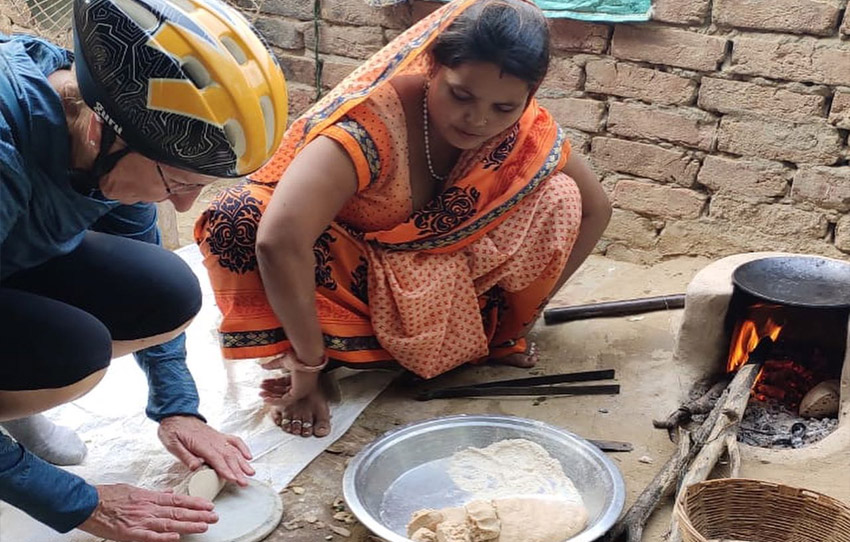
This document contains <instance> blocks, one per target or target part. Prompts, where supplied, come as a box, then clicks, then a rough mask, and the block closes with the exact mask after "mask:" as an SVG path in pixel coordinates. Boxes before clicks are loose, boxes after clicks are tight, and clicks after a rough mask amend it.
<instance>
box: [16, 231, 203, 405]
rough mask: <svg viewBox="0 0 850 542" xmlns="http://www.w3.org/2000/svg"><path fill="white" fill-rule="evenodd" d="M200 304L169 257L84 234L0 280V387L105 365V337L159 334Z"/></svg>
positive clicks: (184, 269)
mask: <svg viewBox="0 0 850 542" xmlns="http://www.w3.org/2000/svg"><path fill="white" fill-rule="evenodd" d="M200 308H201V291H200V286H199V284H198V280H197V278H196V277H195V275H194V274H193V273H192V271H191V270H190V269H189V267H188V266H187V265H186V264H185V263H184V262H183V261H182V260H181V259H180V258H179V257H178V256H177V255H175V254H173V253H171V252H169V251H167V250H164V249H162V248H160V247H157V246H155V245H151V244H148V243H143V242H141V241H134V240H131V239H125V238H122V237H117V236H114V235H107V234H103V233H94V232H88V233H86V236H85V239H84V240H83V242H82V243H81V244H80V246H79V247H77V248H76V249H75V250H74V251H73V252H71V253H69V254H67V255H65V256H60V257H57V258H54V259H52V260H50V261H48V262H46V263H44V264H42V265H40V266H37V267H34V268H32V269H26V270H24V271H20V272H18V273H15V274H14V275H12V276H10V277H9V278H7V279H6V280H4V281H3V282H2V283H0V390H6V391H13V390H37V389H46V388H58V387H64V386H68V385H70V384H73V383H74V382H78V381H80V380H81V379H83V378H85V377H86V376H88V375H90V374H92V373H94V372H96V371H99V370H101V369H104V368H106V367H108V366H109V361H110V359H111V357H112V341H113V340H118V341H129V340H135V339H141V338H144V337H150V336H154V335H159V334H161V333H166V332H168V331H171V330H174V329H176V328H178V327H179V326H181V325H182V324H184V323H185V322H186V321H188V320H189V319H190V318H192V317H193V316H195V315H196V314H197V313H198V311H199V310H200Z"/></svg>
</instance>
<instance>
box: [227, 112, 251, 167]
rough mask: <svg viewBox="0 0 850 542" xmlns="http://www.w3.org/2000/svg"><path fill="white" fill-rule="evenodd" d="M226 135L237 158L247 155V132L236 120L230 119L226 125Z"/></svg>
mask: <svg viewBox="0 0 850 542" xmlns="http://www.w3.org/2000/svg"><path fill="white" fill-rule="evenodd" d="M224 135H225V136H227V140H228V141H230V147H231V148H232V149H233V152H234V153H235V154H236V158H241V157H242V155H243V154H245V148H246V147H247V144H246V143H245V132H244V130H242V125H241V124H239V121H238V120H236V119H230V120H228V121H227V122H225V123H224Z"/></svg>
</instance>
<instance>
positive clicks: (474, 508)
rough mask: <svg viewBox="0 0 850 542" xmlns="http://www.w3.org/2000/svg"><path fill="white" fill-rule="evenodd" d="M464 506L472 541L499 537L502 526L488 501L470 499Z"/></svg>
mask: <svg viewBox="0 0 850 542" xmlns="http://www.w3.org/2000/svg"><path fill="white" fill-rule="evenodd" d="M465 508H466V515H467V521H468V522H469V528H470V529H469V530H470V538H472V542H484V541H485V540H493V539H496V538H499V533H500V532H501V531H502V526H501V522H500V521H499V518H498V517H497V516H496V509H495V508H494V507H493V504H492V503H491V502H490V501H472V502H470V503H468V504H467V505H466V507H465Z"/></svg>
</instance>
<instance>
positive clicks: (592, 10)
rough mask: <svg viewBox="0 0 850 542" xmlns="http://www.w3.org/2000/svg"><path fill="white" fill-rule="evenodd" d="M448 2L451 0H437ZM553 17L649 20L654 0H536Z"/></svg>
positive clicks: (380, 1) (378, 0)
mask: <svg viewBox="0 0 850 542" xmlns="http://www.w3.org/2000/svg"><path fill="white" fill-rule="evenodd" d="M365 1H366V3H367V4H369V5H370V6H373V7H386V6H391V5H393V4H400V3H402V2H404V1H406V0H365ZM437 1H441V2H448V1H449V0H437ZM534 3H535V4H537V5H538V6H539V7H540V9H542V10H543V13H544V14H545V15H546V16H547V17H550V18H553V19H559V18H563V19H580V20H582V21H600V22H608V23H622V22H630V21H631V22H634V21H648V20H649V11H650V9H651V8H652V0H534Z"/></svg>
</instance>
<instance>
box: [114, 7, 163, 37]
mask: <svg viewBox="0 0 850 542" xmlns="http://www.w3.org/2000/svg"><path fill="white" fill-rule="evenodd" d="M115 4H116V5H117V6H118V7H119V8H120V9H121V11H123V12H124V13H126V14H127V17H129V18H130V19H132V21H133V22H134V23H136V24H137V25H138V26H139V28H141V29H142V30H145V31H148V32H150V31H151V30H154V29H155V28H156V27H157V25H159V19H158V18H157V16H156V15H154V14H153V13H151V12H150V11H149V10H148V9H147V8H146V7H145V6H143V5H141V4H139V3H138V2H135V1H134V0H115Z"/></svg>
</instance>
